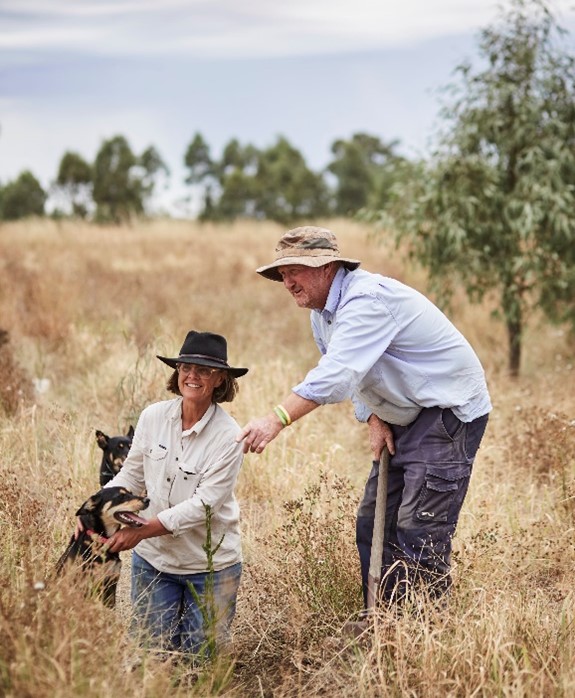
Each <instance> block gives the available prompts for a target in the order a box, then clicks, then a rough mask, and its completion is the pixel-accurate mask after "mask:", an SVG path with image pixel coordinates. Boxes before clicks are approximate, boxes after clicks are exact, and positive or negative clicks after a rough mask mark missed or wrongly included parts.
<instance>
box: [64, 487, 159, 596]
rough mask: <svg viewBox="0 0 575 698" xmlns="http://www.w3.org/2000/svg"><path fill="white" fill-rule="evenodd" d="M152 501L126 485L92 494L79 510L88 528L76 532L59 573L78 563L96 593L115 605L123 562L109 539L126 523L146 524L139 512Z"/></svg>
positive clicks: (84, 525)
mask: <svg viewBox="0 0 575 698" xmlns="http://www.w3.org/2000/svg"><path fill="white" fill-rule="evenodd" d="M148 504H149V499H147V497H137V496H136V495H134V494H132V493H131V492H129V491H128V490H127V489H125V488H124V487H106V488H105V489H102V490H100V491H99V492H96V494H94V495H92V496H91V497H90V498H89V499H87V500H86V501H85V502H84V504H82V506H81V507H80V508H79V509H78V511H77V512H76V516H79V517H80V521H81V522H82V526H83V527H84V530H83V531H82V532H81V533H80V534H79V536H78V537H77V538H75V537H74V536H73V535H72V537H71V539H70V543H69V544H68V547H67V549H66V550H65V552H64V554H63V555H62V556H61V557H60V559H59V560H58V563H57V566H56V572H57V574H61V573H62V572H63V571H64V570H65V569H66V568H69V567H71V566H72V564H73V563H77V566H78V569H80V570H81V571H82V572H83V573H88V575H89V576H90V577H91V579H90V586H91V588H92V589H93V590H95V592H96V595H97V596H99V597H100V598H101V599H102V601H103V602H104V604H105V605H106V606H109V607H110V608H113V607H114V606H115V604H116V587H117V584H118V579H119V577H120V569H121V565H122V563H121V561H120V555H119V553H112V552H110V551H108V550H106V549H105V544H106V539H107V538H110V537H111V536H113V535H114V533H116V531H118V530H119V529H120V528H122V527H124V526H133V527H139V526H142V525H143V524H144V523H146V520H145V519H142V518H141V517H139V516H138V515H137V512H139V511H142V510H143V509H145V508H146V507H147V506H148Z"/></svg>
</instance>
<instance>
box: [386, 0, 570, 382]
mask: <svg viewBox="0 0 575 698" xmlns="http://www.w3.org/2000/svg"><path fill="white" fill-rule="evenodd" d="M564 34H565V32H564V31H563V30H562V29H561V28H560V27H559V26H558V24H557V22H556V20H555V18H554V17H553V15H552V13H551V12H550V10H549V7H548V4H547V2H546V1H545V0H511V3H510V5H509V9H508V10H506V11H502V14H501V17H500V22H499V23H497V24H495V25H493V26H490V27H488V28H486V29H484V30H483V31H482V32H481V34H480V41H479V49H480V55H481V58H482V63H481V65H482V67H481V69H480V70H477V71H474V70H473V69H472V67H471V65H469V64H463V65H460V66H459V67H458V68H457V71H458V73H459V75H460V78H461V81H460V82H459V83H458V84H456V85H452V86H451V87H452V89H453V94H454V97H453V100H454V101H453V103H452V104H450V105H448V107H447V108H446V109H444V111H443V116H444V118H445V119H446V122H447V129H446V131H445V133H444V134H443V135H440V137H439V144H438V148H437V152H436V153H435V155H434V157H433V158H432V159H431V161H430V162H429V163H428V164H427V165H425V166H423V167H422V169H421V171H420V173H419V176H417V177H413V178H412V179H411V180H410V183H409V185H408V186H407V185H404V186H402V187H398V188H397V189H396V192H395V197H394V200H393V203H392V205H390V206H389V207H388V208H387V210H384V211H383V215H384V217H386V216H387V215H388V214H392V219H393V222H394V224H395V225H396V228H397V230H398V236H399V239H404V240H408V241H409V243H410V245H411V253H412V255H413V256H414V257H415V258H416V259H417V260H419V261H420V262H422V263H423V264H424V265H425V266H426V267H427V269H428V271H429V275H430V279H431V281H432V282H433V283H434V284H435V287H436V289H437V290H438V291H439V292H440V293H441V294H442V295H443V297H444V298H448V297H449V293H450V292H451V291H452V286H451V284H452V282H453V281H455V280H458V281H460V282H462V283H463V286H464V288H465V290H466V292H467V295H468V297H469V298H470V299H471V300H472V301H480V300H481V299H482V298H483V297H484V296H485V294H486V293H487V292H488V291H494V292H496V294H497V296H498V298H499V302H498V309H497V313H498V314H499V315H500V316H502V318H503V319H504V321H505V324H506V327H507V335H508V342H509V370H510V373H511V375H514V376H516V375H518V373H519V370H520V362H521V349H522V335H523V331H524V328H525V325H526V323H527V321H528V318H529V310H530V308H531V307H532V306H533V305H539V307H541V308H542V309H543V311H544V312H545V313H546V314H547V316H548V317H549V318H551V319H552V320H556V321H564V320H567V319H568V320H571V322H572V323H573V326H574V327H575V62H574V59H573V57H571V56H570V55H568V53H567V52H566V51H565V49H564V44H563V39H564Z"/></svg>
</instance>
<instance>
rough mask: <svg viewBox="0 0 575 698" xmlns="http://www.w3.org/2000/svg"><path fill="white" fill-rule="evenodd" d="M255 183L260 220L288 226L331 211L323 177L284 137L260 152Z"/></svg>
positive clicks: (256, 212) (257, 214) (256, 210)
mask: <svg viewBox="0 0 575 698" xmlns="http://www.w3.org/2000/svg"><path fill="white" fill-rule="evenodd" d="M254 180H255V184H256V188H257V193H256V200H255V215H256V216H257V217H260V218H268V219H270V220H274V221H277V222H279V223H283V224H288V223H293V222H294V221H297V220H299V219H304V218H305V219H308V220H309V219H313V218H317V217H320V216H324V215H326V214H327V212H328V201H329V194H328V189H327V186H326V183H325V181H324V179H323V177H322V175H321V174H320V173H316V172H313V171H312V170H311V169H310V168H309V167H308V166H307V164H306V161H305V159H304V157H303V155H302V154H301V153H300V151H299V150H297V148H295V147H294V146H293V145H291V143H289V141H288V140H287V139H286V138H284V137H283V136H280V137H278V139H277V141H276V142H275V143H274V144H273V145H272V146H270V147H269V148H267V149H265V150H263V151H262V152H261V153H260V156H259V160H258V164H257V171H256V173H255V175H254Z"/></svg>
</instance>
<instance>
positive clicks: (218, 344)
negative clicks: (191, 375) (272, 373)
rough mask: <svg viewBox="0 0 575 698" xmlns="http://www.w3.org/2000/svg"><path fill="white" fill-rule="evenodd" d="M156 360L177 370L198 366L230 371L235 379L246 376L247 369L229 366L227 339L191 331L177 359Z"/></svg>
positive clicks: (209, 333) (161, 358)
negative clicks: (180, 367)
mask: <svg viewBox="0 0 575 698" xmlns="http://www.w3.org/2000/svg"><path fill="white" fill-rule="evenodd" d="M156 358H158V359H160V361H163V362H164V363H165V364H168V366H171V367H172V368H177V365H178V364H197V365H198V366H211V367H212V368H221V369H222V370H224V371H229V372H230V373H231V374H232V376H234V378H239V377H240V376H245V374H246V373H247V372H248V369H247V368H234V367H233V366H230V365H229V364H228V343H227V342H226V339H225V337H222V336H221V335H220V334H213V333H212V332H196V331H195V330H190V331H189V332H188V334H187V336H186V339H185V340H184V343H183V344H182V348H181V349H180V355H179V356H177V357H175V358H168V357H167V356H158V355H156Z"/></svg>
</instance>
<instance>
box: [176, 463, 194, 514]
mask: <svg viewBox="0 0 575 698" xmlns="http://www.w3.org/2000/svg"><path fill="white" fill-rule="evenodd" d="M201 479H202V472H201V470H200V468H199V466H197V465H191V464H189V463H180V464H179V465H178V467H177V469H176V475H175V477H174V483H173V486H172V490H171V492H170V506H174V505H175V504H179V503H180V502H184V501H186V499H190V498H191V497H192V496H193V495H194V493H195V491H196V490H197V489H198V485H199V484H200V480H201Z"/></svg>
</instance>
